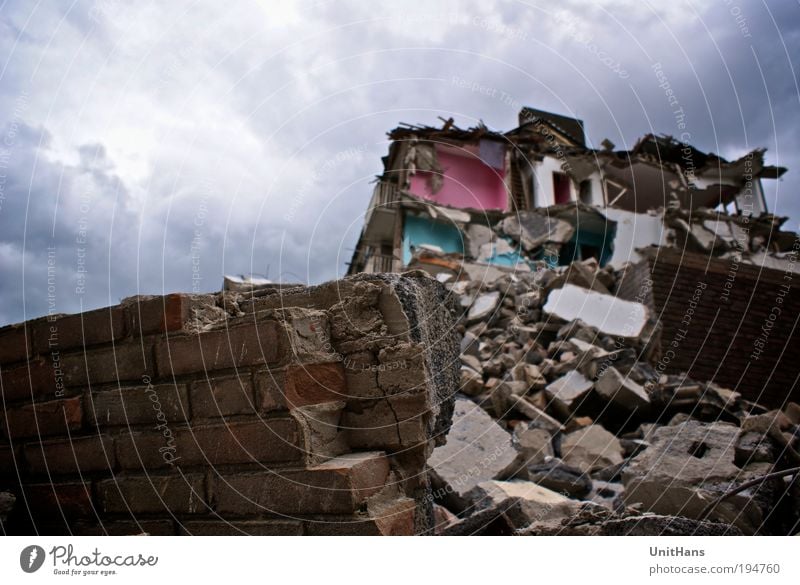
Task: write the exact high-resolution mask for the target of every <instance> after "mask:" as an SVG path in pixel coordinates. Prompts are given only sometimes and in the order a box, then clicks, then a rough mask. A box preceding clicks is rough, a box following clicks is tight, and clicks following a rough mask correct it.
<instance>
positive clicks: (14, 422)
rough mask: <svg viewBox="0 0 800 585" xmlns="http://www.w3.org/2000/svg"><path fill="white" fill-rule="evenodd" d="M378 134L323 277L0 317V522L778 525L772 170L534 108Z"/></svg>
mask: <svg viewBox="0 0 800 585" xmlns="http://www.w3.org/2000/svg"><path fill="white" fill-rule="evenodd" d="M390 137H391V138H392V144H391V146H390V149H389V155H388V156H387V157H386V158H385V159H384V167H385V170H384V173H383V175H382V176H381V177H380V178H379V182H378V184H377V185H376V187H375V191H374V195H373V198H372V201H371V203H370V207H369V209H368V210H367V213H366V218H365V224H364V227H363V230H362V232H361V237H360V239H359V242H358V245H357V248H356V250H355V253H354V255H353V261H352V263H351V265H350V272H351V273H353V274H352V275H350V276H348V277H347V278H345V279H343V280H341V281H336V282H330V283H326V284H323V285H319V286H314V287H302V286H294V285H289V284H274V283H270V282H268V281H266V280H264V279H255V278H252V277H226V279H225V281H224V286H223V291H222V292H219V293H215V294H206V295H186V294H172V295H167V296H163V297H133V298H130V299H126V300H124V301H123V302H122V303H121V304H120V305H117V306H113V307H108V308H105V309H99V310H95V311H89V312H86V313H83V314H80V315H53V316H49V317H44V318H41V319H34V320H32V321H28V322H26V323H21V324H17V325H9V326H7V327H3V328H0V397H1V398H2V421H1V422H0V433H2V434H1V435H0V528H2V530H3V531H4V532H5V533H13V534H33V533H45V534H67V533H68V534H139V533H148V534H272V535H276V534H280V535H289V534H292V535H294V534H309V535H338V534H360V535H402V534H445V535H466V534H517V535H560V534H567V535H627V534H634V535H678V534H682V535H686V534H696V535H723V534H797V533H798V527H800V479H798V477H799V472H800V405H798V404H797V401H798V389H797V381H798V378H799V377H800V362H798V360H797V359H796V350H794V347H795V346H796V345H797V337H796V335H797V334H796V333H795V331H796V323H797V319H798V315H800V296H798V293H797V285H796V283H795V278H796V276H795V275H796V274H797V272H798V266H797V262H796V260H797V252H798V249H799V248H800V243H799V242H800V241H799V240H798V238H797V236H796V234H794V233H791V232H785V231H781V230H780V227H781V225H782V224H783V222H784V220H783V219H782V218H779V217H775V216H773V215H771V214H770V213H769V212H768V209H767V208H766V205H765V202H764V197H763V191H762V188H761V183H760V181H761V179H765V178H777V177H779V176H780V175H782V174H783V172H784V170H783V169H780V168H776V167H770V166H766V165H765V164H764V162H763V154H764V153H763V151H760V150H756V151H753V152H752V153H750V154H748V155H746V156H745V157H744V158H743V159H740V160H737V161H734V162H728V161H725V160H723V159H721V158H720V157H717V156H714V155H710V154H705V153H702V152H700V151H698V150H697V149H694V148H693V147H690V146H688V145H681V144H679V143H677V142H675V141H674V140H672V139H671V138H668V137H658V136H652V135H651V136H647V137H645V138H644V139H643V140H641V141H639V142H638V143H637V145H636V146H635V147H634V149H632V150H631V151H624V152H620V151H614V150H613V145H610V144H609V143H607V144H606V145H605V148H604V149H603V150H593V149H590V148H587V146H586V143H585V142H586V141H585V132H584V126H583V123H582V122H581V121H579V120H574V119H571V118H567V117H564V116H558V115H553V114H548V113H546V112H540V111H537V110H532V109H525V110H523V112H522V113H521V124H520V126H519V127H518V128H516V129H515V130H513V131H511V132H507V133H503V134H501V133H497V132H491V131H489V130H488V129H487V128H485V127H478V128H471V129H467V130H462V129H459V128H457V127H455V126H454V125H453V122H452V120H448V121H446V122H445V125H444V127H443V128H429V127H418V126H403V127H400V128H398V129H396V130H394V131H392V132H391V133H390ZM725 209H727V210H728V211H725ZM401 272H402V273H403V274H374V273H401ZM361 273H366V274H361ZM779 317H780V318H779Z"/></svg>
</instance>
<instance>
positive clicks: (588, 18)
mask: <svg viewBox="0 0 800 585" xmlns="http://www.w3.org/2000/svg"><path fill="white" fill-rule="evenodd" d="M278 4H279V7H278V6H276V5H278ZM657 64H660V69H661V71H662V73H663V76H662V78H661V81H659V79H658V78H657V76H656V74H655V68H656V67H657ZM798 69H800V7H799V6H798V4H797V3H792V2H786V1H777V0H776V1H770V2H763V3H762V2H756V1H752V2H744V0H730V1H727V0H714V1H708V2H699V1H692V2H684V1H681V0H676V1H675V2H667V3H664V2H648V1H646V0H645V1H641V0H636V1H633V0H631V1H613V0H604V1H596V0H594V1H592V2H588V1H586V2H583V1H580V2H579V1H577V0H568V1H562V2H539V1H537V0H532V1H527V2H522V1H520V2H516V1H507V2H492V1H488V0H480V1H476V2H465V1H462V0H459V1H458V2H447V1H439V0H424V1H422V2H407V1H404V2H397V0H389V1H382V0H373V1H370V2H340V1H325V0H322V1H317V2H303V1H298V2H296V3H288V2H280V3H278V2H267V1H266V0H265V1H264V2H253V1H241V2H237V1H234V2H181V1H176V0H171V1H170V2H147V1H142V2H128V1H127V0H96V1H92V0H89V1H87V2H80V1H76V2H56V1H52V2H31V1H22V0H20V1H18V2H3V3H2V4H0V324H4V323H11V322H16V321H21V320H25V319H29V318H32V317H36V316H39V315H42V314H45V313H47V311H48V309H52V310H55V311H57V312H65V313H66V312H76V311H80V310H83V309H88V308H93V307H99V306H105V305H109V304H115V303H117V302H119V300H120V299H122V298H123V297H126V296H130V295H133V294H162V293H164V292H170V291H192V290H195V291H203V292H205V291H213V290H219V289H220V287H221V283H222V275H223V274H241V273H255V274H260V275H267V276H268V277H269V278H272V279H273V280H278V279H282V280H285V281H294V282H297V281H302V282H311V283H315V282H321V281H324V280H328V279H331V278H335V277H337V276H340V275H342V274H343V273H344V271H345V270H346V266H345V262H346V261H347V260H349V258H350V254H351V252H352V248H353V245H354V243H355V240H356V238H357V235H358V232H359V230H360V227H361V222H362V219H363V213H364V209H365V206H366V204H367V202H368V200H369V197H370V191H371V187H370V185H369V183H370V181H371V180H372V179H373V178H374V176H375V174H376V173H378V172H379V171H380V169H381V164H380V157H381V156H382V155H383V154H385V151H386V146H387V143H386V135H385V133H386V131H387V130H389V129H390V128H392V127H394V126H396V125H397V124H398V123H399V122H401V121H407V122H416V123H428V124H436V123H438V120H437V118H438V117H439V116H442V117H450V116H453V117H454V118H455V119H456V122H457V123H458V124H459V125H461V126H468V125H472V124H475V123H476V122H477V121H478V120H483V121H484V122H485V123H486V124H487V125H488V126H490V127H491V128H495V129H499V130H506V129H510V128H511V127H513V126H514V125H515V123H516V115H517V112H518V110H519V109H520V107H521V106H522V105H531V106H534V107H538V108H541V109H546V110H550V111H555V112H560V113H564V114H570V115H574V116H577V117H580V118H582V119H583V120H585V121H586V126H587V133H588V137H589V139H590V140H591V142H592V143H593V144H594V145H598V144H599V143H600V142H601V141H602V140H603V138H609V139H610V140H611V141H612V142H614V143H615V144H616V145H617V147H618V148H625V147H630V146H631V145H632V144H633V142H635V140H636V138H637V137H639V136H640V135H642V134H644V133H646V132H650V131H655V132H663V133H667V134H679V133H680V132H679V130H678V127H677V124H678V119H677V118H678V116H677V115H676V114H675V112H674V110H676V107H674V106H671V105H670V103H669V101H668V98H667V96H666V94H665V88H664V87H659V84H660V83H662V82H663V81H664V79H666V80H667V81H668V82H669V85H670V88H671V89H672V91H673V92H674V95H675V98H676V99H677V100H678V103H679V107H680V108H682V112H683V114H682V115H684V116H685V119H683V121H684V122H685V123H686V124H687V130H688V131H689V132H690V135H691V141H692V142H693V143H694V144H695V146H697V147H699V148H701V149H705V150H710V151H713V152H717V153H719V154H721V155H722V156H725V157H729V158H730V157H737V156H740V155H742V154H744V153H745V152H746V151H748V150H750V149H752V148H755V147H759V146H763V147H766V148H768V153H767V160H768V162H769V163H771V164H780V165H783V166H787V167H789V169H790V172H789V173H787V174H786V175H785V177H784V179H783V180H781V181H779V182H776V181H770V183H771V185H769V189H768V198H769V205H770V207H771V208H772V209H773V210H774V211H775V212H776V213H778V214H781V215H788V216H790V223H789V226H788V227H790V228H791V229H797V227H798V220H800V197H798V195H797V193H796V190H795V189H791V188H789V186H790V184H791V182H792V181H793V180H794V176H795V173H796V172H797V170H794V169H800V161H799V160H798V158H799V157H800V144H799V143H798V141H800V132H798V124H797V123H798V120H800V103H799V102H798V99H799V97H800V91H798V79H797V75H796V71H797V70H798ZM48 269H49V270H50V273H49V278H50V282H49V284H48Z"/></svg>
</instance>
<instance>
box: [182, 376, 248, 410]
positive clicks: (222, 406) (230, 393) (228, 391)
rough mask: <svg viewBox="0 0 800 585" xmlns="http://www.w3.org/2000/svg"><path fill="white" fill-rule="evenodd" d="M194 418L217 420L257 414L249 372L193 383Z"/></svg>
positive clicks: (191, 394) (191, 395)
mask: <svg viewBox="0 0 800 585" xmlns="http://www.w3.org/2000/svg"><path fill="white" fill-rule="evenodd" d="M190 397H191V403H192V417H194V418H215V417H220V416H231V415H236V414H255V412H256V408H255V404H253V383H252V381H251V380H250V373H249V372H240V373H239V375H238V376H231V377H228V378H211V379H203V380H198V381H196V382H192V385H191V393H190Z"/></svg>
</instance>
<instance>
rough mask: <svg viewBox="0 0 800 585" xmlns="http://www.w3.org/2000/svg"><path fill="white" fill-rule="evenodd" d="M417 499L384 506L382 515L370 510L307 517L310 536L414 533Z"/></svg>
mask: <svg viewBox="0 0 800 585" xmlns="http://www.w3.org/2000/svg"><path fill="white" fill-rule="evenodd" d="M415 514H416V502H415V501H414V500H412V499H411V498H402V499H400V500H398V501H397V502H395V503H394V504H392V505H391V506H387V507H383V508H381V511H380V515H379V516H377V517H374V518H372V517H369V516H368V515H367V514H357V515H354V516H348V517H342V518H336V517H330V516H329V517H327V518H321V519H319V520H307V521H305V522H304V524H305V532H306V534H308V535H309V536H411V535H413V534H414V533H415V522H414V520H415Z"/></svg>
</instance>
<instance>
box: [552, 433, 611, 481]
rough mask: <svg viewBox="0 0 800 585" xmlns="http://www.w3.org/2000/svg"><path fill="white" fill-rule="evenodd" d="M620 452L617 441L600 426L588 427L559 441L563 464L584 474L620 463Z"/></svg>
mask: <svg viewBox="0 0 800 585" xmlns="http://www.w3.org/2000/svg"><path fill="white" fill-rule="evenodd" d="M622 452H623V450H622V445H621V444H620V442H619V439H617V437H615V436H614V435H613V434H612V433H609V432H608V431H607V430H605V429H604V428H603V427H601V426H600V425H589V426H588V427H584V428H582V429H580V430H577V431H574V432H572V433H569V434H568V435H566V436H564V438H563V439H562V440H561V457H562V458H563V459H564V462H565V463H567V464H569V465H572V466H573V467H575V468H577V469H580V470H581V471H583V472H584V473H589V472H591V471H599V470H600V469H603V468H605V467H609V466H611V465H617V464H619V463H622V461H623V456H622Z"/></svg>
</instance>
